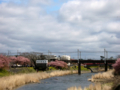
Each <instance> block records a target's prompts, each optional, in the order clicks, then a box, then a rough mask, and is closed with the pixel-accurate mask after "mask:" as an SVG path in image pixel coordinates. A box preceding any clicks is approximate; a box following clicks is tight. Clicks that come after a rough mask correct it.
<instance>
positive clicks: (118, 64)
mask: <svg viewBox="0 0 120 90" xmlns="http://www.w3.org/2000/svg"><path fill="white" fill-rule="evenodd" d="M112 66H113V68H114V69H115V74H120V58H118V59H117V61H116V63H115V64H113V65H112Z"/></svg>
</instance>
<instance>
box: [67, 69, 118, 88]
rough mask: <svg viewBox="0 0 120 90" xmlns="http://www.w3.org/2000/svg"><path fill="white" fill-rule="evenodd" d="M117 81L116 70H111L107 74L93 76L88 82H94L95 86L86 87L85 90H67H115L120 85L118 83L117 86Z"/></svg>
mask: <svg viewBox="0 0 120 90" xmlns="http://www.w3.org/2000/svg"><path fill="white" fill-rule="evenodd" d="M117 79H118V77H117ZM117 79H116V77H115V76H114V70H109V71H107V72H103V73H97V74H95V75H94V76H92V77H91V79H88V81H91V82H94V85H92V84H91V85H89V86H88V87H85V88H84V89H82V88H81V87H75V86H74V87H70V88H68V89H67V90H114V89H113V88H116V87H117V85H119V84H120V83H118V84H117V83H116V84H117V85H116V86H115V84H114V82H115V81H116V80H117ZM119 80H120V79H119Z"/></svg>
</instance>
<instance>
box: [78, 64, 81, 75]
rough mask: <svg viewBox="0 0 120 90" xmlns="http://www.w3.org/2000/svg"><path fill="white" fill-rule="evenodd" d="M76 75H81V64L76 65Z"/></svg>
mask: <svg viewBox="0 0 120 90" xmlns="http://www.w3.org/2000/svg"><path fill="white" fill-rule="evenodd" d="M78 75H81V63H80V62H79V63H78Z"/></svg>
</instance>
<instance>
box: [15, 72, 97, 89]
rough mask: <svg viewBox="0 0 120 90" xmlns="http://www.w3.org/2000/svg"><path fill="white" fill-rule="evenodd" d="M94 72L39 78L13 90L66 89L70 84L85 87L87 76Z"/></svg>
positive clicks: (89, 76) (87, 83)
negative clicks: (38, 81) (37, 81)
mask: <svg viewBox="0 0 120 90" xmlns="http://www.w3.org/2000/svg"><path fill="white" fill-rule="evenodd" d="M94 74H95V73H85V74H81V75H78V74H73V75H66V76H59V77H51V78H48V79H44V80H41V81H40V83H33V84H27V85H25V86H21V87H18V88H17V89H15V90H67V88H69V87H72V86H77V87H78V86H81V87H82V88H84V87H87V86H89V85H90V84H91V82H89V81H88V78H91V76H92V75H94Z"/></svg>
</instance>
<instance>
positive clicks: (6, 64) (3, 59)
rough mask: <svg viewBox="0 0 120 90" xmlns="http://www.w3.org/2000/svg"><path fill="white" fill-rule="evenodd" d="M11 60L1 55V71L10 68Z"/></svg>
mask: <svg viewBox="0 0 120 90" xmlns="http://www.w3.org/2000/svg"><path fill="white" fill-rule="evenodd" d="M9 63H10V59H9V58H8V57H7V56H4V55H0V69H8V68H9Z"/></svg>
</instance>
